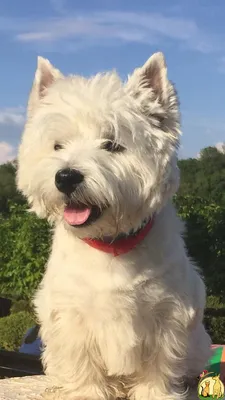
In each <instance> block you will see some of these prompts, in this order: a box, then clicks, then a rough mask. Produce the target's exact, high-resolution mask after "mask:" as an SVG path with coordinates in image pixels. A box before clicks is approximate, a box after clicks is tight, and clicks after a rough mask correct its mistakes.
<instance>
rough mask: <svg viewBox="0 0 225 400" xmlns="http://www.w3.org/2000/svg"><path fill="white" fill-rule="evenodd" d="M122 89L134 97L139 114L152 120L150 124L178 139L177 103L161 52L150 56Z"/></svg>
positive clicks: (178, 119)
mask: <svg viewBox="0 0 225 400" xmlns="http://www.w3.org/2000/svg"><path fill="white" fill-rule="evenodd" d="M126 90H127V92H128V93H129V95H131V96H132V97H134V98H135V99H136V101H137V103H138V104H139V106H140V109H141V110H142V112H143V113H144V114H145V115H147V116H148V117H154V121H155V122H154V123H155V124H156V126H157V127H159V128H160V129H161V130H162V131H164V132H169V133H170V134H171V133H172V135H173V136H174V137H175V138H178V137H179V136H180V133H181V132H180V112H179V100H178V97H177V93H176V90H175V87H174V86H173V84H172V83H171V82H170V81H169V79H168V76H167V66H166V62H165V58H164V56H163V54H162V53H155V54H153V55H152V56H151V57H150V58H149V59H148V61H147V62H146V63H145V64H144V65H143V66H142V67H141V68H137V69H136V70H135V71H134V72H133V74H132V75H131V76H130V77H128V82H127V83H126Z"/></svg>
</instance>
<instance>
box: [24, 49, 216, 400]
mask: <svg viewBox="0 0 225 400" xmlns="http://www.w3.org/2000/svg"><path fill="white" fill-rule="evenodd" d="M179 136H180V121H179V106H178V99H177V96H176V92H175V89H174V87H173V85H172V83H171V82H170V81H169V80H168V78H167V68H166V64H165V60H164V57H163V55H162V54H161V53H157V54H154V55H153V56H152V57H150V59H149V60H148V61H147V62H146V64H145V65H144V66H143V67H141V68H138V69H136V70H135V71H134V73H133V74H132V75H131V76H130V77H129V78H128V80H127V82H125V83H123V82H121V80H120V78H119V76H118V75H117V74H116V72H109V73H105V74H97V75H96V76H94V77H91V78H87V79H86V78H83V77H80V76H74V75H72V76H68V77H65V76H63V75H62V73H61V72H60V71H59V70H57V69H55V68H54V67H53V66H52V65H51V64H50V63H49V61H47V60H45V59H42V58H39V60H38V68H37V71H36V75H35V79H34V83H33V87H32V91H31V95H30V99H29V104H28V117H27V123H26V126H25V131H24V134H23V138H22V143H21V146H20V150H19V168H18V187H19V189H20V190H21V191H22V192H23V193H24V194H25V195H26V197H27V198H28V201H29V203H30V205H31V207H32V210H34V211H35V212H36V213H37V215H39V216H40V217H44V218H45V217H46V218H48V219H49V221H50V222H51V223H53V224H54V238H53V244H52V252H51V255H50V258H49V261H48V265H47V268H46V272H45V275H44V278H43V281H42V283H41V285H40V288H39V290H38V292H37V294H36V297H35V306H36V309H37V313H38V316H39V320H40V323H41V337H42V340H43V342H44V344H45V349H44V353H43V362H44V366H45V368H46V373H47V374H50V375H51V376H54V377H55V378H57V379H58V381H59V383H60V385H61V386H62V388H63V391H62V393H66V394H67V398H69V399H85V400H112V399H115V398H116V397H129V398H130V399H134V400H162V399H163V400H178V399H179V400H180V399H181V398H187V396H188V393H187V385H186V382H185V381H186V380H188V379H192V378H195V377H197V376H198V375H199V373H200V372H201V371H202V370H203V368H204V366H205V364H206V362H207V359H208V358H209V357H210V354H211V351H210V343H211V342H210V338H209V336H208V334H207V333H206V331H205V329H204V327H203V324H202V319H203V312H204V306H205V287H204V284H203V281H202V279H201V277H200V275H199V273H198V271H197V269H196V268H195V266H194V265H193V264H192V263H191V262H190V260H189V259H188V257H187V254H186V250H185V246H184V242H183V239H182V236H181V235H182V225H181V222H180V221H179V219H178V218H177V216H176V213H175V211H174V209H173V206H172V204H171V198H172V196H173V195H174V193H175V192H176V190H177V187H178V183H179V172H178V168H177V148H178V144H179ZM196 394H197V392H196Z"/></svg>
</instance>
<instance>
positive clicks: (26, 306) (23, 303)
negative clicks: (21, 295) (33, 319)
mask: <svg viewBox="0 0 225 400" xmlns="http://www.w3.org/2000/svg"><path fill="white" fill-rule="evenodd" d="M20 311H27V312H29V313H32V306H31V304H30V301H29V300H17V301H14V302H13V304H12V307H11V308H10V314H16V313H18V312H20Z"/></svg>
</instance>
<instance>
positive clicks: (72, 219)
mask: <svg viewBox="0 0 225 400" xmlns="http://www.w3.org/2000/svg"><path fill="white" fill-rule="evenodd" d="M90 214H91V209H90V208H83V209H82V210H81V209H79V208H75V207H70V206H67V207H66V208H65V210H64V218H65V220H66V222H68V224H70V225H82V224H84V223H85V222H86V221H87V219H88V218H89V216H90Z"/></svg>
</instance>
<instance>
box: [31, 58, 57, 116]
mask: <svg viewBox="0 0 225 400" xmlns="http://www.w3.org/2000/svg"><path fill="white" fill-rule="evenodd" d="M60 78H63V75H62V74H61V72H60V71H59V70H58V69H56V68H55V67H53V65H52V64H51V63H50V62H49V60H47V59H45V58H42V57H38V59H37V69H36V72H35V77H34V82H33V86H32V89H31V93H30V97H29V100H28V107H27V108H28V115H29V114H33V112H34V110H35V108H37V107H38V104H39V102H40V99H41V98H43V97H44V96H45V94H46V91H47V89H48V88H49V87H50V86H51V85H52V83H53V82H55V81H56V80H57V79H60Z"/></svg>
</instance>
